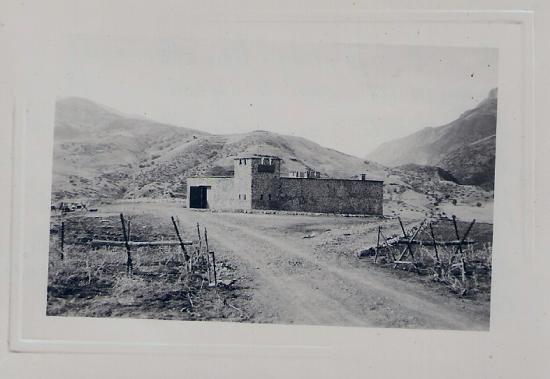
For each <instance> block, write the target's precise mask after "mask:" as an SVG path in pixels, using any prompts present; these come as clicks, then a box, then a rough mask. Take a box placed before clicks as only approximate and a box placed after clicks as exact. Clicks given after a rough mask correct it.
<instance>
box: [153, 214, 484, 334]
mask: <svg viewBox="0 0 550 379" xmlns="http://www.w3.org/2000/svg"><path fill="white" fill-rule="evenodd" d="M151 207H153V208H155V213H156V214H159V215H163V217H164V215H165V216H166V217H169V216H170V215H177V216H178V217H179V219H180V222H182V224H183V226H184V227H185V228H186V229H187V230H193V228H194V227H195V224H196V223H197V222H199V223H200V224H201V225H203V226H206V227H207V228H208V232H209V238H210V241H211V246H212V248H213V249H214V250H215V251H216V252H217V254H218V256H219V257H220V258H221V259H224V260H226V261H228V262H231V264H232V265H234V266H236V267H238V269H239V272H240V273H239V274H240V275H242V277H243V278H245V279H243V280H246V281H247V284H248V285H249V286H250V287H251V291H252V298H251V300H250V304H248V305H247V311H248V313H250V314H251V320H250V321H252V322H268V323H295V324H314V325H315V324H316V325H347V326H383V327H409V328H430V329H431V328H438V329H467V330H486V329H488V325H489V309H488V304H480V303H476V302H473V301H468V300H466V299H459V298H456V297H455V296H453V295H451V294H449V293H445V291H441V290H437V289H433V288H430V287H428V286H426V285H424V284H422V283H420V282H418V281H415V280H409V279H405V280H404V279H403V278H400V277H399V276H398V275H392V274H389V273H387V272H383V271H381V270H378V269H377V268H376V267H373V266H372V265H371V264H369V263H368V262H365V261H360V260H358V259H357V258H355V257H354V256H353V253H351V252H350V251H349V249H350V246H353V245H354V244H353V243H352V242H350V243H344V244H342V245H343V246H346V247H345V249H348V251H347V252H346V253H345V254H342V252H341V251H340V250H342V249H344V248H342V247H341V246H340V247H338V246H334V244H333V243H332V244H331V241H334V240H335V238H336V239H338V238H340V239H342V238H344V239H345V238H347V237H346V236H350V235H351V237H349V238H351V239H353V234H354V233H358V232H360V233H361V234H362V237H361V244H364V243H365V232H366V231H370V230H372V231H374V230H376V228H377V227H378V225H379V224H380V223H384V222H385V221H383V220H379V219H376V218H373V219H351V218H336V217H312V216H290V215H263V214H234V213H210V212H201V211H193V210H187V209H182V208H179V209H178V208H176V209H175V208H174V207H165V206H161V205H152V206H151ZM311 231H314V232H313V233H315V237H314V238H310V239H304V238H303V237H304V235H305V234H306V233H308V232H311ZM346 232H349V233H346ZM366 235H367V236H371V237H374V236H375V235H376V234H375V233H374V232H373V233H367V234H366Z"/></svg>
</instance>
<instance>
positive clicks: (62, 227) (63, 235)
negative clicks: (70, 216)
mask: <svg viewBox="0 0 550 379" xmlns="http://www.w3.org/2000/svg"><path fill="white" fill-rule="evenodd" d="M60 258H61V260H63V259H65V221H61V256H60Z"/></svg>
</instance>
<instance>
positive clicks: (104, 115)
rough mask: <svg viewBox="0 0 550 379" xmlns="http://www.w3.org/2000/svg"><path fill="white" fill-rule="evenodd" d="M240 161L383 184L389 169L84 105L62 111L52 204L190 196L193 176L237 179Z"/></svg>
mask: <svg viewBox="0 0 550 379" xmlns="http://www.w3.org/2000/svg"><path fill="white" fill-rule="evenodd" d="M241 153H263V154H271V155H277V156H280V157H281V158H282V159H283V166H282V170H283V172H288V171H294V170H304V169H314V170H317V171H320V172H322V174H323V176H325V177H336V178H357V177H359V176H360V174H361V173H365V172H366V173H367V174H368V176H369V177H370V178H373V179H383V177H384V175H385V171H384V167H382V166H380V165H378V164H373V163H370V162H368V161H365V160H363V159H360V158H357V157H353V156H351V155H347V154H344V153H341V152H338V151H335V150H332V149H328V148H325V147H322V146H320V145H318V144H316V143H314V142H312V141H309V140H307V139H304V138H300V137H294V136H285V135H280V134H276V133H271V132H267V131H254V132H251V133H245V134H233V135H212V134H208V133H204V132H200V131H197V130H193V129H189V128H183V127H177V126H172V125H166V124H161V123H157V122H154V121H150V120H146V119H138V118H133V117H128V116H125V115H122V114H120V113H119V112H117V111H115V110H112V109H110V108H108V107H105V106H102V105H99V104H96V103H93V102H91V101H89V100H85V99H80V98H68V99H63V100H60V101H59V102H58V103H57V109H56V124H55V144H54V168H53V178H54V179H53V188H52V200H59V199H68V198H72V199H75V198H115V199H116V198H133V197H159V196H160V197H163V196H164V197H169V196H177V197H179V196H183V195H184V191H185V180H186V178H187V177H189V176H192V175H224V174H231V173H232V169H233V158H234V157H235V156H237V155H238V154H241Z"/></svg>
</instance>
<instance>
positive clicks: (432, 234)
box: [430, 222, 441, 264]
mask: <svg viewBox="0 0 550 379" xmlns="http://www.w3.org/2000/svg"><path fill="white" fill-rule="evenodd" d="M430 234H431V236H432V241H433V243H434V250H435V259H436V260H437V263H438V264H440V263H441V262H440V261H439V253H438V252H437V242H436V241H435V234H434V229H433V225H432V223H431V222H430Z"/></svg>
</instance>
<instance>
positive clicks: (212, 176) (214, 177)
mask: <svg viewBox="0 0 550 379" xmlns="http://www.w3.org/2000/svg"><path fill="white" fill-rule="evenodd" d="M234 177H235V176H230V175H219V176H215V175H209V176H188V177H187V179H227V178H230V179H233V178H234Z"/></svg>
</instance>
